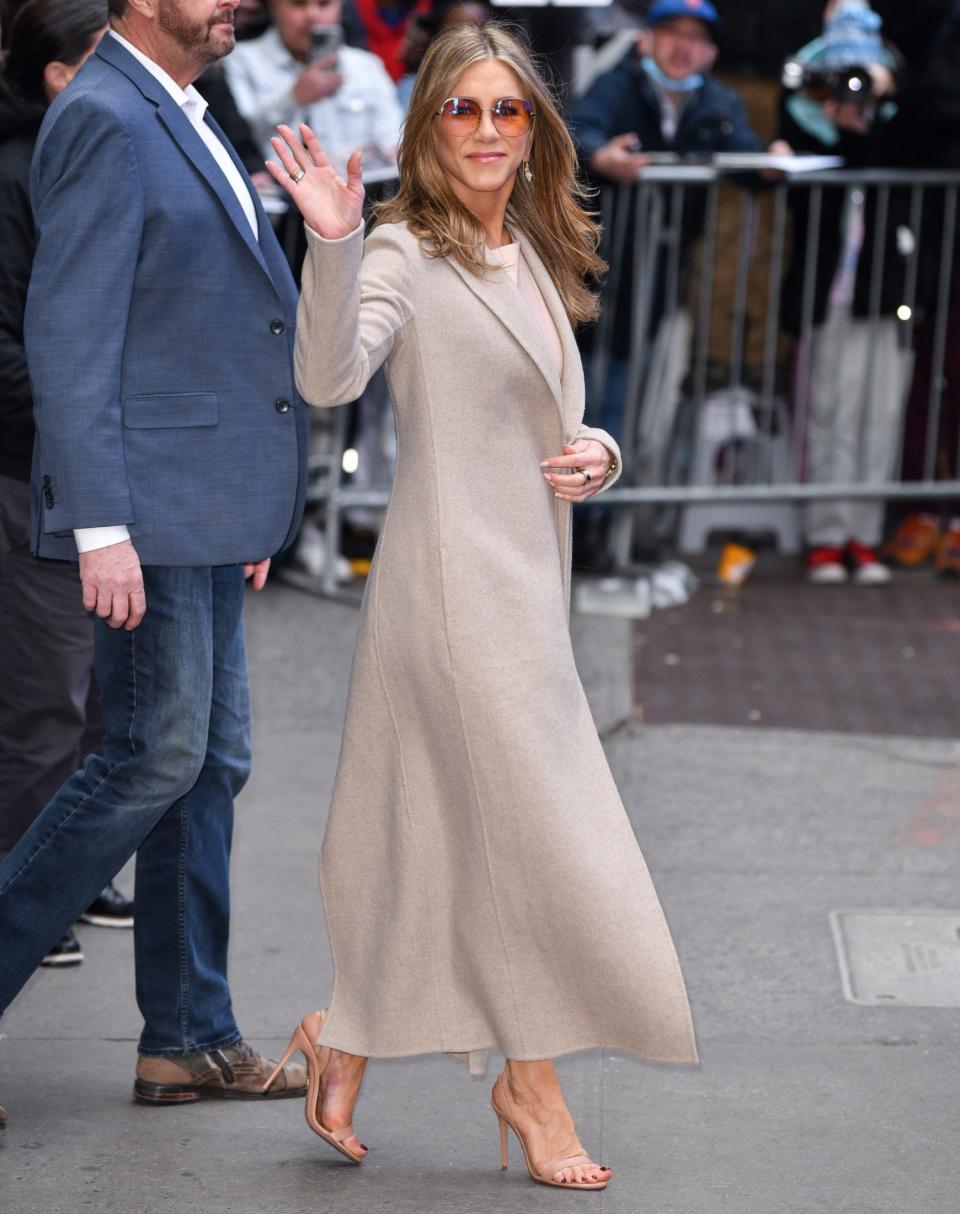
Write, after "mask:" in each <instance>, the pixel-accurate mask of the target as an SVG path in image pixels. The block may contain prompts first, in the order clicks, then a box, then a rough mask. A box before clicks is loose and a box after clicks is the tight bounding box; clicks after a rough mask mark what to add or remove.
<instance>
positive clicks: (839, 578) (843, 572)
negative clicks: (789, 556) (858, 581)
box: [807, 547, 847, 586]
mask: <svg viewBox="0 0 960 1214" xmlns="http://www.w3.org/2000/svg"><path fill="white" fill-rule="evenodd" d="M846 580H847V567H846V565H844V563H843V550H842V549H840V548H825V547H820V548H811V550H810V553H809V555H808V556H807V581H808V582H811V583H812V584H813V585H814V586H842V585H843V583H844V582H845V581H846Z"/></svg>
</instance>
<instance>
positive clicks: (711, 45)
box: [569, 0, 790, 567]
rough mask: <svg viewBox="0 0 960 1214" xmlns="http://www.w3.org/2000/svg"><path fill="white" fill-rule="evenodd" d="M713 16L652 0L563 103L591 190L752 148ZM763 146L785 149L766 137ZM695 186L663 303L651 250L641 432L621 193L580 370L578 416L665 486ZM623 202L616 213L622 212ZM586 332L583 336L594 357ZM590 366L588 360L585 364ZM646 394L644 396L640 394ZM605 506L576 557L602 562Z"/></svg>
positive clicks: (660, 268)
mask: <svg viewBox="0 0 960 1214" xmlns="http://www.w3.org/2000/svg"><path fill="white" fill-rule="evenodd" d="M719 20H720V18H719V14H718V13H717V10H716V9H715V8H714V6H713V4H712V3H711V2H710V0H656V2H655V3H654V4H653V6H652V7H651V8H650V10H649V12H648V14H647V17H646V25H645V27H644V29H643V31H642V32H641V34H640V37H639V38H638V40H637V44H636V46H635V47H634V48H633V49H632V50H631V51H630V52H629V53H628V54H627V55H625V56H624V58H623V59H622V60H621V61H620V63H619V64H617V66H616V67H614V68H613V69H611V70H610V71H608V72H604V73H602V74H601V75H600V76H598V77H597V79H596V80H594V82H593V83H592V84H591V86H590V87H589V88H588V89H587V91H586V92H585V93H584V94H583V96H582V97H580V98H579V99H578V100H577V101H575V102H574V103H573V105H572V106H571V107H570V117H569V120H570V128H571V131H572V132H573V136H574V139H575V140H576V142H577V146H578V149H579V152H580V156H581V159H582V161H583V163H584V165H585V166H586V168H587V170H588V172H589V174H590V176H591V178H592V179H593V181H594V182H595V183H596V184H597V185H598V186H604V185H609V184H611V183H612V184H614V185H624V186H627V185H631V184H633V183H634V182H636V181H637V180H638V177H639V176H640V175H641V174H642V172H643V170H644V168H645V167H646V166H647V165H648V163H649V157H650V155H651V154H656V153H661V154H662V153H675V154H677V155H680V156H685V155H702V156H709V155H710V154H713V153H716V152H759V151H762V150H763V142H762V140H761V139H760V138H759V136H758V135H757V134H756V132H755V131H754V130H753V128H752V127H751V125H750V122H749V120H748V118H747V114H746V110H745V108H744V105H743V102H742V100H741V98H740V97H739V96H738V94H737V93H735V92H734V91H733V90H732V89H729V88H727V87H726V86H725V85H722V84H720V82H719V81H717V80H716V79H715V78H714V77H713V76H712V75H711V70H712V68H713V65H714V63H715V61H716V58H717V45H716V42H715V34H716V29H717V26H718V24H719ZM770 151H772V152H779V153H788V152H789V151H790V149H789V147H787V146H786V145H785V144H781V143H775V144H773V145H772V146H771V148H770ZM705 198H706V195H705V192H704V191H703V190H696V189H694V190H688V191H686V192H685V195H684V202H683V213H682V220H681V224H682V231H681V234H680V239H679V244H680V250H681V255H680V263H679V277H678V284H677V296H676V298H675V299H668V289H667V288H668V281H669V276H668V273H667V267H668V253H667V249H666V247H664V248H662V249H660V250H659V253H658V256H657V259H656V263H655V265H654V267H653V269H652V272H651V276H650V280H649V283H648V284H647V289H648V291H649V318H650V319H649V323H648V325H647V329H646V333H645V339H646V341H647V342H648V343H649V345H650V348H651V349H653V348H654V343H655V342H656V343H657V346H658V347H659V348H662V349H663V350H669V355H668V356H666V357H665V359H664V366H665V367H666V373H665V374H664V376H663V377H662V382H661V377H660V376H656V377H655V380H656V382H657V383H658V384H660V387H659V390H658V391H657V392H656V394H655V399H654V400H653V402H652V404H651V405H649V406H645V405H644V404H643V403H641V404H640V405H639V406H638V410H639V418H640V420H639V431H640V433H642V435H643V438H642V442H641V439H640V436H639V434H631V435H624V434H623V415H624V399H625V395H626V389H627V379H628V371H629V364H630V358H631V355H632V354H633V353H634V345H635V337H634V321H635V318H634V307H633V305H634V296H635V282H634V278H635V275H634V257H633V252H632V250H633V248H634V245H635V243H636V241H637V240H638V239H639V238H640V237H639V234H638V232H637V212H636V207H637V196H636V192H635V191H629V192H628V191H624V192H623V193H621V194H618V195H615V196H614V197H612V198H611V199H609V203H608V205H609V211H608V213H607V214H608V230H609V231H611V232H612V231H614V230H623V231H624V244H623V248H624V249H625V250H627V251H628V255H625V256H623V257H622V259H621V260H620V263H619V264H618V266H617V267H615V274H614V275H613V276H612V281H611V284H610V285H608V287H607V289H606V291H605V294H604V307H605V308H607V309H610V310H611V311H612V316H611V317H610V319H609V321H608V322H607V323H608V326H609V336H608V338H607V340H608V341H609V343H610V344H609V349H608V354H609V356H608V358H606V360H605V364H604V365H605V377H604V380H603V383H602V384H600V383H598V382H595V381H594V380H593V377H592V375H590V376H588V416H590V417H591V418H595V419H596V420H597V422H598V424H599V425H601V426H603V427H604V429H606V430H609V431H610V433H612V434H613V435H615V436H616V437H617V438H620V439H625V440H626V442H627V447H628V450H630V451H631V452H632V451H633V448H634V445H635V444H637V451H636V454H635V455H634V456H633V475H634V476H636V477H637V478H638V479H639V480H641V481H649V482H651V483H663V478H664V477H665V476H666V475H667V466H668V463H669V458H670V439H671V436H672V434H673V429H674V427H673V420H674V416H675V411H676V408H677V405H678V402H679V398H680V387H681V383H682V381H683V378H684V376H685V375H686V373H687V368H688V366H689V346H690V333H691V322H690V319H689V313H688V311H687V309H686V305H685V300H686V294H687V286H688V282H689V274H690V267H691V264H692V254H693V250H694V248H695V247H696V243H697V240H698V239H699V237H700V234H701V232H702V231H703V226H704V216H705ZM623 207H625V208H626V216H625V217H624V216H623V213H622V211H621V209H620V208H623ZM663 215H664V224H665V226H667V227H669V225H670V223H671V215H672V209H671V196H670V194H669V192H665V193H664V195H663ZM596 337H597V333H596V331H588V332H587V334H586V335H585V339H584V340H583V342H582V348H583V350H584V353H585V354H592V353H593V350H594V345H595V342H596ZM590 367H591V371H592V370H593V367H594V360H593V359H592V358H591V360H590ZM644 400H646V398H644ZM607 513H608V512H606V511H602V510H599V509H595V510H592V511H590V512H588V513H585V515H584V518H583V520H582V522H581V524H580V526H579V527H578V536H577V541H578V542H577V553H576V558H577V563H578V564H580V565H598V566H601V567H602V565H603V563H604V560H605V551H606V528H607V526H608V524H609V519H608V518H606V517H605V515H606V514H607Z"/></svg>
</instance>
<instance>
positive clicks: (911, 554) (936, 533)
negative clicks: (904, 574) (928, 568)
mask: <svg viewBox="0 0 960 1214" xmlns="http://www.w3.org/2000/svg"><path fill="white" fill-rule="evenodd" d="M939 542H940V526H939V524H938V523H937V520H936V519H935V518H934V517H933V515H932V514H908V515H907V517H906V518H905V519H904V520H903V522H902V523H901V524H900V526H899V527H898V528H897V530H896V532H895V533H894V535H893V537H892V538H891V539H889V540H888V541H887V543H886V544H884V546H883V548H882V549H881V551H882V553H883V555H884V556H885V557H887V558H888V560H891V561H892V562H893V563H894V564H895V565H900V566H902V567H903V568H904V569H913V568H915V567H916V566H917V565H922V564H923V562H924V561H928V560H929V559H930V558H931V557H932V556H933V555H934V553H935V552H936V551H937V545H938V544H939Z"/></svg>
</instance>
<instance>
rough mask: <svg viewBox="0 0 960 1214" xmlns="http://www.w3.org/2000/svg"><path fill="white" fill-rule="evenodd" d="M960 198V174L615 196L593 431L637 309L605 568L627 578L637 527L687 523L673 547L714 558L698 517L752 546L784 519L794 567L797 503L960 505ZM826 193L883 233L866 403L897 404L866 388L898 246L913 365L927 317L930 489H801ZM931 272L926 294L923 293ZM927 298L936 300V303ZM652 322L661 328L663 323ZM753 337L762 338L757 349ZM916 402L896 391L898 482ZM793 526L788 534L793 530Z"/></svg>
mask: <svg viewBox="0 0 960 1214" xmlns="http://www.w3.org/2000/svg"><path fill="white" fill-rule="evenodd" d="M958 188H960V173H955V172H944V171H929V172H906V171H894V170H848V169H832V170H827V171H820V172H814V173H800V174H796V175H785V176H783V177H781V178H780V179H779V180H778V181H775V182H760V181H759V179H757V178H753V179H752V180H748V181H746V182H745V180H744V175H743V173H742V172H738V173H730V172H727V171H725V170H724V169H723V168H720V167H717V166H715V165H710V164H697V165H690V166H687V165H669V166H652V167H650V168H648V169H646V170H645V171H644V173H643V177H642V179H641V180H640V181H639V182H638V184H637V185H636V186H632V187H626V186H623V187H612V188H610V189H608V190H605V191H604V192H603V194H602V196H601V200H600V205H601V209H602V214H603V218H604V221H605V236H604V246H603V252H604V255H605V257H606V258H607V260H608V261H609V264H610V271H609V274H608V279H607V282H606V284H605V288H604V296H603V305H604V306H603V312H602V315H601V320H600V322H599V325H598V329H597V333H596V338H595V341H594V343H593V348H592V350H591V351H590V352H589V353H588V355H587V358H586V360H585V370H586V372H587V377H588V384H589V386H590V391H589V398H590V402H591V404H592V406H593V408H594V410H595V413H594V417H593V419H592V420H594V421H595V422H597V421H598V417H597V412H596V409H597V402H598V400H599V399H600V398H602V397H603V394H604V390H605V386H606V384H607V383H608V381H609V374H610V365H611V360H612V357H613V356H612V335H613V333H614V330H615V329H616V327H617V323H618V315H617V313H618V308H619V309H621V310H622V309H623V307H624V306H626V307H627V308H628V309H629V317H628V322H629V327H630V334H631V339H630V345H629V354H628V358H627V369H626V378H625V388H624V392H623V430H622V437H623V443H622V445H623V456H624V476H623V478H622V480H621V482H620V484H619V485H618V486H616V487H615V488H614V489H612V490H610V491H608V492H607V493H605V494H604V496H603V498H602V499H599V500H600V501H602V502H603V503H604V504H605V505H608V506H610V507H616V508H617V511H618V514H617V518H616V520H615V523H614V527H613V532H612V538H611V552H610V555H611V557H612V558H613V565H614V567H615V568H617V569H619V570H624V569H628V568H629V567H630V564H631V550H632V547H633V541H634V539H635V532H636V527H637V523H638V520H641V521H642V522H643V523H644V524H645V525H650V520H651V510H652V508H654V507H664V506H673V507H676V508H678V510H679V512H680V520H681V521H680V522H679V523H677V520H676V515H675V513H674V514H671V515H670V516H669V519H671V520H672V524H673V531H672V539H673V540H674V542H676V541H677V540H678V539H679V541H680V543H679V546H680V549H681V551H683V550H687V551H696V550H699V549H700V548H701V547H702V544H700V543H698V542H696V540H695V541H694V542H693V543H692V544H691V543H687V544H686V545H684V543H683V537H684V522H683V520H684V518H685V517H686V518H687V519H689V518H690V517H691V516H692V515H693V514H696V515H698V518H699V522H700V523H702V524H704V527H703V530H704V531H705V530H706V529H707V527H706V524H708V523H709V521H710V520H711V519H712V520H713V521H714V522H715V523H716V527H717V529H718V530H729V529H733V528H735V527H737V526H740V527H742V528H743V529H745V530H750V529H752V530H754V531H757V532H760V531H764V530H768V529H771V528H769V527H768V526H767V524H768V523H769V522H770V520H771V519H773V520H774V521H776V519H777V517H778V514H779V517H780V518H781V520H784V525H783V532H787V533H789V532H791V531H792V538H789V536H788V538H789V542H788V543H787V544H785V545H783V546H784V547H785V548H786V550H789V551H792V550H795V548H796V546H797V527H796V523H797V516H798V511H797V507H798V506H799V505H800V504H802V503H806V502H811V501H815V500H874V501H876V500H896V499H910V500H914V499H916V500H920V499H936V500H945V499H951V498H956V497H960V479H958V473H957V471H956V469H957V467H958V462H957V461H960V451H954V452H952V456H953V459H952V460H951V461H950V462H951V463H952V464H953V470H952V472H951V475H950V477H949V478H948V479H946V478H942V479H939V480H937V479H935V477H936V473H937V466H936V465H937V456H938V447H937V444H938V434H939V429H940V413H941V408H942V402H943V388H944V384H945V380H944V367H945V359H946V352H947V340H948V333H949V326H950V322H951V299H952V298H956V296H960V280H958V282H957V284H954V283H953V274H954V267H955V264H956V261H957V230H956V229H957V192H958ZM734 191H735V193H734ZM796 191H805V192H806V195H807V203H808V206H807V221H806V230H805V231H804V232H803V233H799V234H797V233H794V232H793V231H792V223H791V206H790V204H791V201H792V200H793V196H794V194H795V192H796ZM828 191H844V192H845V194H849V193H851V192H857V193H858V194H860V195H861V196H862V197H863V199H864V200H865V201H866V202H867V203H868V205H869V207H870V211H871V214H872V216H873V220H874V222H873V225H872V232H870V233H868V238H867V239H866V240H865V242H864V244H863V247H862V248H861V249H860V257H861V258H866V259H868V296H869V304H868V309H867V314H866V316H865V317H864V319H865V320H866V321H867V322H868V324H869V326H870V337H869V343H870V346H869V356H868V358H867V362H866V376H867V380H866V383H865V390H866V392H867V395H868V399H869V398H870V397H871V395H872V393H873V391H874V389H875V388H879V387H882V386H885V385H879V384H874V383H872V379H873V377H874V374H875V370H874V368H875V365H876V360H875V357H874V355H875V354H876V353H877V350H878V346H877V343H878V342H879V341H880V340H881V334H880V327H881V323H882V321H883V319H884V313H883V311H882V306H881V305H882V296H883V285H884V273H885V269H886V268H887V267H886V259H887V258H889V257H890V256H891V253H890V237H891V236H893V237H895V243H896V244H897V245H898V251H897V254H896V255H897V256H899V257H900V258H901V259H902V262H903V264H902V267H901V272H902V278H903V288H902V293H901V296H900V302H899V305H898V306H897V307H896V309H895V312H894V315H895V316H896V318H897V336H896V340H897V342H898V344H899V346H900V348H901V349H902V350H903V351H905V352H910V351H912V350H913V348H914V345H915V337H916V329H917V325H918V321H919V320H921V319H924V318H925V317H926V318H927V322H928V323H929V324H931V325H932V329H933V340H932V357H931V365H930V367H929V375H930V386H929V392H928V396H927V410H926V419H925V431H926V450H925V455H924V460H923V475H922V478H921V479H920V480H917V481H909V482H903V481H901V480H900V479H899V474H898V473H894V474H893V475H891V476H890V477H888V478H887V479H884V480H872V481H870V480H867V479H859V478H858V479H854V480H852V481H849V480H848V481H846V482H844V483H838V482H832V481H831V482H811V481H809V480H807V479H805V478H804V473H803V434H802V433H800V432H798V431H800V430H801V429H802V427H801V422H802V417H798V416H797V410H798V409H799V410H801V411H802V409H803V406H804V402H805V401H806V400H807V399H808V396H809V392H810V388H811V375H812V358H813V342H812V340H811V338H812V337H813V335H814V332H815V328H816V326H815V324H814V319H815V316H814V303H815V293H816V288H817V275H818V258H819V252H820V245H821V237H822V231H821V223H822V219H823V204H824V198H825V197H826V196H827V192H828ZM893 196H896V197H897V199H898V201H899V203H900V207H899V209H900V211H901V212H904V214H903V215H901V220H904V219H905V222H901V224H900V225H899V226H898V227H897V228H896V230H894V229H893V228H892V227H891V225H892V223H893V222H894V221H893V219H892V217H891V198H892V197H893ZM721 200H723V202H724V203H725V204H726V209H727V210H728V211H729V210H730V209H731V208H736V209H738V211H739V217H738V222H737V235H736V239H735V241H734V243H733V246H732V247H729V246H728V245H726V244H722V243H721V239H720V236H719V231H718V213H719V211H720V207H721ZM694 203H695V204H696V205H697V206H698V207H699V208H700V210H701V213H702V224H701V225H700V231H699V232H698V233H697V243H698V245H699V253H698V255H697V256H696V257H693V256H691V249H690V248H689V245H687V247H685V241H687V242H689V237H690V231H689V228H688V227H685V224H684V216H685V215H686V214H688V212H689V210H690V208H691V205H692V204H694ZM934 220H935V222H934ZM797 235H800V236H802V237H803V238H804V243H805V245H806V249H805V258H804V264H803V266H802V285H801V288H800V325H799V329H800V332H799V337H798V338H797V340H796V343H795V346H794V347H793V356H792V358H791V356H790V355H789V354H787V355H783V354H782V352H781V347H782V345H783V328H782V320H781V317H782V290H783V285H784V278H785V269H786V265H787V258H788V255H789V251H790V247H791V243H792V240H793V239H795V238H796V236H797ZM760 237H763V240H762V241H761V240H760ZM758 245H762V246H764V249H763V254H762V255H759V254H758ZM724 259H725V260H726V261H727V263H728V264H727V266H726V269H727V270H728V276H727V282H726V283H725V284H723V285H722V291H723V294H722V296H720V295H718V291H719V290H720V289H721V288H720V287H718V269H719V268H720V267H721V265H722V261H723V260H724ZM628 268H629V269H631V270H632V274H633V289H632V293H631V294H630V296H629V298H628V300H627V301H626V302H625V301H624V299H623V294H622V292H621V291H620V289H619V282H620V279H621V277H622V275H623V274H624V272H625V271H626V270H627V269H628ZM924 268H926V270H927V274H926V278H927V281H926V282H925V283H924V284H921V273H922V270H923V269H924ZM921 285H923V286H924V287H925V290H924V291H923V293H922V294H923V296H924V298H921V290H920V288H921ZM821 289H822V285H821ZM828 289H829V283H828ZM953 292H956V295H952V293H953ZM888 306H889V305H888ZM652 309H656V310H657V312H658V315H656V316H652V315H651V310H652ZM718 315H719V317H720V318H722V319H723V320H725V322H726V325H725V327H726V330H727V340H726V343H725V346H726V348H725V351H723V352H722V353H720V352H718V349H717V345H718V340H717V334H716V333H715V329H716V327H717V321H718ZM684 319H685V321H686V323H687V325H688V327H689V328H692V337H691V338H690V339H689V343H688V344H689V356H688V359H687V363H686V366H685V368H684V373H683V375H682V377H676V376H674V377H673V379H671V376H670V375H669V374H665V372H664V364H665V361H667V360H669V359H670V358H671V357H674V359H675V357H676V354H675V352H671V350H670V342H669V340H665V337H664V330H665V328H666V329H667V330H669V329H671V328H672V329H674V330H676V328H677V326H678V324H682V323H683V321H684ZM751 327H752V330H753V332H749V330H750V329H751ZM748 336H750V337H756V339H757V340H755V341H753V342H751V343H750V344H751V346H752V350H751V352H750V353H748ZM791 370H792V375H791V374H790V371H791ZM681 379H682V387H681V383H680V380H681ZM910 386H911V381H910V374H909V371H908V373H907V375H906V376H905V379H904V382H903V384H902V385H901V387H902V393H903V399H902V402H901V408H900V410H899V432H898V434H897V436H896V458H895V461H894V464H893V467H894V468H896V469H898V470H899V468H900V466H901V462H902V454H903V444H904V423H905V419H906V399H907V394H908V392H909V390H910ZM671 391H672V392H673V393H674V395H673V397H672V398H671V397H670V392H671ZM664 393H666V394H664ZM718 396H719V397H720V398H721V400H722V399H723V398H724V397H725V403H726V407H727V413H728V417H727V418H726V421H725V422H724V420H723V418H722V414H721V412H720V411H717V410H715V411H714V413H713V415H712V421H713V423H714V427H715V429H716V428H717V427H716V423H717V420H718V417H719V418H720V425H719V434H715V435H714V440H715V441H714V442H713V444H712V446H711V444H710V443H709V442H708V443H706V448H707V449H706V454H705V453H704V443H703V441H702V440H703V424H704V418H705V415H707V414H709V412H710V410H711V407H712V405H715V404H716V403H717V398H718ZM954 407H955V408H958V407H960V405H956V404H955V405H954ZM708 420H710V419H709V418H708ZM684 421H685V422H686V426H687V432H686V434H685V433H684V427H683V422H684ZM698 427H699V428H698ZM691 431H692V433H691ZM724 438H726V440H727V441H726V443H725V442H724ZM860 438H861V439H863V438H864V436H863V435H861V436H860ZM698 440H699V442H698ZM738 448H739V451H738ZM744 448H745V449H746V453H745V455H744ZM698 454H699V455H700V456H701V458H700V459H698V458H697V455H698ZM711 455H712V456H714V457H715V458H714V460H713V462H712V463H711V462H710V461H709V459H708V458H706V457H707V456H711ZM738 456H739V458H738ZM791 513H792V515H793V522H792V523H790V522H789V517H788V516H789V515H790V514H791ZM772 530H774V532H776V531H777V530H778V528H777V527H776V526H774V527H773V528H772ZM782 537H783V534H782V533H781V538H782ZM688 538H689V537H688ZM701 538H702V537H701Z"/></svg>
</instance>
